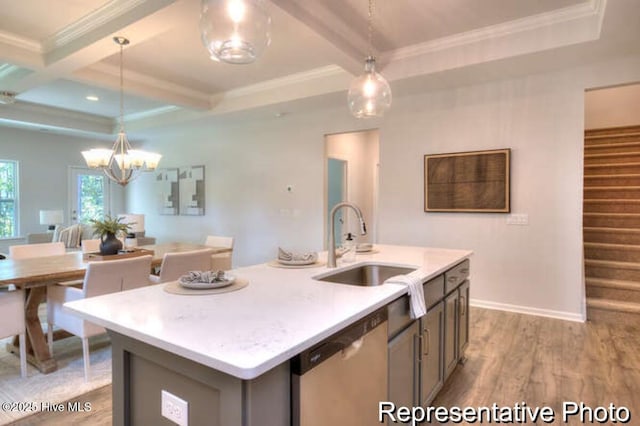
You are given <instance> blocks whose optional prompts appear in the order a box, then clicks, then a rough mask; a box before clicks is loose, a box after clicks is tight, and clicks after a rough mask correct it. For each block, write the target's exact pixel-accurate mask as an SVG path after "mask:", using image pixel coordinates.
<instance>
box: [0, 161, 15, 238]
mask: <svg viewBox="0 0 640 426" xmlns="http://www.w3.org/2000/svg"><path fill="white" fill-rule="evenodd" d="M17 234H18V162H17V161H11V160H0V238H11V237H15V236H17Z"/></svg>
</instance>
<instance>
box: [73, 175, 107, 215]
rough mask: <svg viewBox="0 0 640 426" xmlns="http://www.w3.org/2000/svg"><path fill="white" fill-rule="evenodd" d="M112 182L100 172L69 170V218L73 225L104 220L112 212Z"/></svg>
mask: <svg viewBox="0 0 640 426" xmlns="http://www.w3.org/2000/svg"><path fill="white" fill-rule="evenodd" d="M110 185H111V182H110V181H109V179H107V177H106V176H105V175H104V174H103V173H102V172H101V171H100V170H93V169H88V168H84V167H70V168H69V217H70V218H71V223H72V224H74V223H89V222H90V221H91V219H102V218H103V217H104V216H105V215H106V214H110V210H111V197H110V193H111V187H110Z"/></svg>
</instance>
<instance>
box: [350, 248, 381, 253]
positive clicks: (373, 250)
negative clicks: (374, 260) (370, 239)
mask: <svg viewBox="0 0 640 426" xmlns="http://www.w3.org/2000/svg"><path fill="white" fill-rule="evenodd" d="M376 253H380V252H379V251H378V250H376V249H371V250H369V251H356V254H376Z"/></svg>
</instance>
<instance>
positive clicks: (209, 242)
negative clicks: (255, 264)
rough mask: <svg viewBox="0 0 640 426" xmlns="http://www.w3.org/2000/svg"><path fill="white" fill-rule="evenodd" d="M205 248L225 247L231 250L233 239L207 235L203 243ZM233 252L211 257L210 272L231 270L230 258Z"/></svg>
mask: <svg viewBox="0 0 640 426" xmlns="http://www.w3.org/2000/svg"><path fill="white" fill-rule="evenodd" d="M204 245H205V246H210V247H225V248H229V249H231V250H233V237H223V236H218V235H209V236H208V237H207V239H206V241H205V243H204ZM232 254H233V251H230V252H227V253H216V254H212V255H211V270H212V271H218V270H220V269H221V270H223V271H228V270H229V269H231V267H232V266H231V256H232Z"/></svg>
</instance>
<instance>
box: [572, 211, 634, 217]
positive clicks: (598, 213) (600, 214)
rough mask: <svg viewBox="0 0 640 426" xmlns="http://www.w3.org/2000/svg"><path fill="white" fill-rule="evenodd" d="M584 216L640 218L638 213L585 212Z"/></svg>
mask: <svg viewBox="0 0 640 426" xmlns="http://www.w3.org/2000/svg"><path fill="white" fill-rule="evenodd" d="M583 214H584V215H585V216H613V217H640V213H607V212H604V213H603V212H596V213H591V212H585V213H583Z"/></svg>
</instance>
